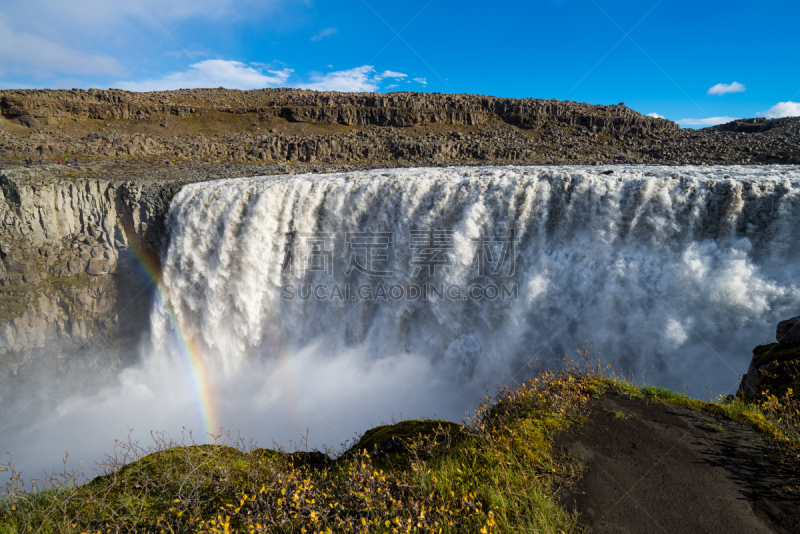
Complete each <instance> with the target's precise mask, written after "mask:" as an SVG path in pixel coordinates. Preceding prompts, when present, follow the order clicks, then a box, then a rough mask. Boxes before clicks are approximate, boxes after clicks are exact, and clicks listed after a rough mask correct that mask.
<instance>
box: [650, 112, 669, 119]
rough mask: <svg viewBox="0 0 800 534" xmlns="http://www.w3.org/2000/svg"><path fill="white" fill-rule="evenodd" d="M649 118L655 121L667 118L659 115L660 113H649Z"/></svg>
mask: <svg viewBox="0 0 800 534" xmlns="http://www.w3.org/2000/svg"><path fill="white" fill-rule="evenodd" d="M647 116H648V117H653V118H654V119H663V118H665V117H664V115H659V114H658V113H648V114H647Z"/></svg>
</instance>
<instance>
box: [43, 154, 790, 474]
mask: <svg viewBox="0 0 800 534" xmlns="http://www.w3.org/2000/svg"><path fill="white" fill-rule="evenodd" d="M610 168H611V169H613V170H614V172H613V173H612V174H603V173H601V171H602V170H603V169H598V168H593V167H561V168H559V167H549V168H545V167H472V168H435V169H424V168H423V169H396V170H382V171H364V172H355V173H347V174H329V175H295V176H277V177H260V178H249V179H233V180H221V181H216V182H211V183H198V184H192V185H188V186H186V187H184V188H183V189H182V190H181V192H180V193H179V194H178V195H177V196H176V197H175V198H174V199H173V201H172V205H171V207H170V216H169V217H170V218H169V228H170V232H171V234H170V244H169V248H168V251H167V253H166V257H165V258H164V273H163V275H164V276H163V278H164V286H165V287H164V295H165V297H164V298H162V299H160V300H159V301H158V303H157V305H156V309H154V311H153V316H152V339H151V340H150V342H148V343H146V347H145V352H146V356H145V360H146V364H145V365H143V366H142V367H141V368H138V369H131V370H128V371H126V372H125V373H123V374H122V375H121V377H120V385H119V386H118V387H116V388H110V389H108V390H104V391H102V392H100V393H98V394H97V395H95V396H94V397H92V398H87V399H72V400H70V401H69V402H65V403H64V405H63V406H61V407H60V408H59V412H58V414H57V415H55V416H54V417H53V419H51V420H49V421H47V422H45V423H40V424H39V425H37V426H36V427H35V429H34V430H31V431H30V432H32V433H33V434H32V435H36V436H38V438H33V439H42V440H44V441H46V438H45V437H44V435H45V434H46V433H49V432H50V430H49V429H52V428H63V427H64V425H67V424H68V425H70V428H79V429H80V432H81V433H83V434H82V435H83V436H84V438H81V440H80V442H79V443H84V442H85V441H86V440H85V436H86V435H93V436H100V438H102V439H97V440H95V441H97V443H100V444H102V447H100V449H99V450H108V448H109V447H108V437H109V436H113V437H120V434H123V435H124V432H123V430H124V428H125V427H126V426H127V427H134V428H136V429H138V430H141V431H148V430H154V429H156V430H157V429H167V430H169V431H171V432H173V433H174V432H175V429H179V428H180V427H181V426H186V427H187V428H193V429H194V431H195V436H196V437H197V436H198V435H199V436H202V433H203V425H204V422H203V421H204V419H203V417H205V418H206V419H208V418H209V415H210V414H211V413H213V414H214V419H212V425H213V426H214V427H215V428H218V427H222V428H225V429H234V430H239V431H241V433H242V435H243V436H245V437H247V438H254V439H256V440H258V442H259V443H260V444H261V445H264V446H270V445H271V440H272V439H275V440H276V441H277V442H278V443H279V444H282V445H286V444H288V440H290V439H291V440H295V441H296V440H297V439H298V438H299V437H300V436H301V435H305V433H306V431H305V429H306V428H308V429H309V441H310V443H311V445H312V446H320V445H322V444H323V443H324V444H328V445H336V444H338V443H341V442H342V441H344V440H345V439H347V438H351V437H352V436H353V432H357V431H364V430H366V429H367V428H369V427H370V426H374V425H377V424H380V423H384V422H389V420H390V419H392V418H398V419H399V418H407V417H421V416H434V415H436V416H439V417H444V418H450V419H454V420H461V418H462V416H463V414H464V413H465V412H466V411H470V410H472V409H474V408H475V406H476V405H477V402H478V400H479V397H480V396H481V395H482V394H483V393H485V392H486V391H489V392H491V391H493V390H494V388H495V387H496V386H498V385H500V386H502V385H514V384H516V383H518V382H520V381H522V380H524V379H525V378H527V377H529V376H530V375H531V373H532V370H531V366H530V365H529V364H530V362H531V360H532V359H536V358H538V359H542V360H544V361H550V362H555V361H558V358H557V357H556V356H554V353H555V355H557V356H561V355H564V354H570V355H574V354H575V350H576V349H577V348H580V347H582V346H583V342H584V340H588V341H589V343H590V344H591V345H592V347H593V352H594V354H595V355H596V356H598V357H600V358H601V360H602V361H603V363H607V364H610V365H611V366H612V367H614V368H615V369H618V370H620V369H621V370H623V371H625V372H627V371H628V370H631V371H632V372H633V374H634V375H635V376H636V377H637V379H638V380H640V379H641V376H642V374H643V375H644V379H645V380H646V381H647V382H648V383H654V384H659V385H665V386H668V387H672V388H674V389H677V390H682V388H683V387H684V385H685V386H688V388H689V389H688V393H689V394H690V395H694V396H697V397H702V396H704V395H707V392H706V390H705V386H706V384H707V383H709V382H710V383H711V390H712V391H713V394H714V395H715V396H716V395H718V394H720V393H722V392H723V388H724V392H725V393H730V392H734V390H735V388H736V386H737V385H738V381H739V375H740V374H742V373H744V372H745V371H746V370H747V365H748V363H749V361H750V356H751V351H752V348H753V347H754V346H756V345H759V344H762V343H764V342H770V341H772V340H773V338H774V329H775V325H776V323H777V322H778V321H779V320H782V319H785V318H788V317H790V316H793V315H797V313H798V312H799V310H800V246H799V245H800V239H799V237H800V233H799V232H798V228H800V169H798V168H797V167H785V166H783V167H779V166H773V167H714V166H709V167H706V166H704V167H643V166H616V167H610ZM426 291H427V298H426V297H425V294H426ZM167 302H169V305H167ZM177 332H180V336H176V333H177ZM187 340H188V341H189V343H188V344H189V345H190V346H191V347H193V348H192V349H191V350H190V351H189V353H190V354H188V353H187V350H186V347H185V345H186V341H187ZM187 355H191V356H192V357H193V358H195V359H196V362H200V363H199V367H200V368H201V371H204V372H205V380H198V379H196V378H195V377H194V376H193V375H192V374H191V372H192V369H191V366H190V365H189V364H188V363H187V359H186V358H187ZM198 388H200V392H198ZM203 388H205V389H203ZM203 399H205V400H206V401H208V403H209V405H208V406H204V405H203V402H202V401H203ZM87 414H88V416H87ZM45 427H46V428H48V430H47V431H45V430H44V428H45ZM97 427H102V432H101V431H100V430H98V428H97ZM36 432H39V434H36ZM43 433H44V434H43ZM52 439H55V438H52ZM201 439H202V438H201ZM60 444H61V443H60ZM76 447H77V448H79V449H80V447H81V445H76ZM43 448H46V447H44V446H43ZM66 449H67V446H66V445H65V446H63V447H60V448H59V449H58V451H59V453H61V452H63V451H64V450H66ZM42 454H43V453H42ZM92 454H95V453H92ZM89 457H91V454H87V458H89Z"/></svg>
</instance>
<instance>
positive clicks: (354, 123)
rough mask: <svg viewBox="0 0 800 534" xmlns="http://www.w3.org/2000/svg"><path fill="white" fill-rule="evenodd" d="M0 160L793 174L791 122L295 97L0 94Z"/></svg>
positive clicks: (373, 97)
mask: <svg viewBox="0 0 800 534" xmlns="http://www.w3.org/2000/svg"><path fill="white" fill-rule="evenodd" d="M0 117H2V118H0V160H6V161H12V160H14V161H16V162H19V161H20V160H23V159H24V158H26V157H27V158H32V159H33V160H34V161H35V162H38V161H39V160H42V161H43V162H45V163H48V162H54V161H55V160H56V159H57V158H59V157H61V158H62V159H63V158H64V157H65V156H67V155H69V158H70V160H71V161H72V160H73V159H74V157H75V156H78V157H80V158H81V159H82V160H87V159H89V160H94V161H98V160H114V161H119V160H136V161H142V160H145V161H147V163H148V164H151V165H153V164H155V165H164V164H174V163H186V162H196V163H226V162H227V163H237V164H242V163H247V164H252V163H256V164H270V163H282V162H290V163H314V164H363V163H366V162H372V163H376V162H382V163H385V164H388V165H393V164H405V163H415V164H442V163H456V162H458V163H463V162H492V163H497V162H508V163H551V162H553V161H556V162H558V163H591V162H601V163H693V164H701V163H722V164H727V163H744V164H747V163H800V119H798V118H795V119H773V120H766V119H747V120H738V121H734V122H733V123H730V124H729V125H721V126H717V127H714V128H707V129H705V130H699V131H698V130H681V129H680V128H679V127H678V125H677V124H675V123H673V122H671V121H668V120H665V119H661V118H655V117H649V116H644V115H641V114H639V113H637V112H635V111H633V110H631V109H629V108H627V107H625V105H624V104H617V105H611V106H601V105H590V104H583V103H578V102H569V101H565V102H561V101H557V100H536V99H510V98H497V97H490V96H480V95H462V94H456V95H446V94H427V93H388V94H373V93H335V92H317V91H303V90H297V89H264V90H254V91H234V90H227V89H187V90H178V91H160V92H152V93H131V92H126V91H120V90H108V91H105V90H96V89H91V90H88V91H84V90H77V89H75V90H71V91H60V90H59V91H56V90H6V91H0Z"/></svg>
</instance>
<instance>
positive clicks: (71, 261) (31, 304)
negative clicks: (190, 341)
mask: <svg viewBox="0 0 800 534" xmlns="http://www.w3.org/2000/svg"><path fill="white" fill-rule="evenodd" d="M39 174H40V173H38V172H36V171H34V172H31V171H25V172H24V173H22V172H13V171H4V172H2V173H1V174H0V361H2V363H3V365H0V369H2V373H3V377H2V378H4V379H9V378H11V377H14V376H17V375H18V374H23V375H27V374H28V373H30V372H32V371H34V370H36V368H37V367H42V366H44V367H45V368H46V370H47V372H49V373H56V374H58V373H64V372H66V371H67V370H68V369H69V368H70V367H75V366H78V367H81V366H86V365H89V366H91V365H92V363H93V362H91V361H89V360H87V359H86V358H84V357H83V356H82V357H81V358H77V355H79V354H83V353H84V352H85V349H86V348H87V347H88V348H91V351H89V352H90V353H92V354H98V353H100V352H102V354H103V359H104V361H105V363H104V364H103V367H104V368H106V370H113V369H115V368H118V365H116V364H119V363H123V361H124V360H125V359H127V358H129V357H131V354H130V350H128V349H131V348H132V347H131V345H133V344H135V341H136V340H137V339H138V333H137V332H138V331H139V330H138V327H140V326H141V324H142V322H143V321H145V320H146V317H147V313H148V310H149V303H150V301H149V296H150V293H149V291H148V289H149V285H148V284H149V282H150V279H148V277H147V275H146V274H147V273H146V269H145V267H144V263H146V262H147V261H151V260H153V259H155V260H156V261H157V258H158V255H157V253H158V250H159V247H160V246H161V244H162V239H163V238H164V233H165V232H164V228H163V225H164V215H165V213H166V208H167V206H168V201H169V195H170V194H171V191H174V190H175V189H176V188H177V187H179V185H170V184H164V183H159V182H155V183H147V184H143V183H141V182H140V183H136V182H129V181H127V182H126V181H119V182H113V181H106V180H91V179H73V180H68V179H63V180H50V181H48V182H45V181H44V180H42V179H41V176H39ZM42 174H44V173H42ZM143 262H144V263H143ZM84 356H85V355H84ZM76 358H77V359H76ZM109 358H111V359H112V360H115V361H112V362H110V364H111V365H109V362H108V361H107V360H108V359H109ZM40 370H41V369H40Z"/></svg>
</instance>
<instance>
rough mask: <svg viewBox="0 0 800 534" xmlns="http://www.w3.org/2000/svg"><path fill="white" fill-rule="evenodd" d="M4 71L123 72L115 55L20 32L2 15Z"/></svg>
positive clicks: (1, 60)
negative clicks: (94, 51) (92, 51)
mask: <svg viewBox="0 0 800 534" xmlns="http://www.w3.org/2000/svg"><path fill="white" fill-rule="evenodd" d="M0 50H2V51H3V53H2V54H0V72H2V71H4V70H12V71H15V72H19V73H25V74H33V75H37V76H38V75H43V74H52V73H54V72H62V73H69V74H111V75H119V74H120V73H122V72H123V69H122V66H121V65H120V64H119V62H117V60H116V59H114V58H113V57H110V56H107V55H102V54H93V53H89V52H83V51H81V50H77V49H75V48H72V47H70V46H66V45H63V44H59V43H58V42H55V41H53V40H49V39H46V38H44V37H41V36H38V35H33V34H31V33H27V32H18V31H15V30H13V29H12V28H11V27H9V25H8V24H7V23H6V22H5V21H4V20H3V19H2V18H0Z"/></svg>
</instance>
